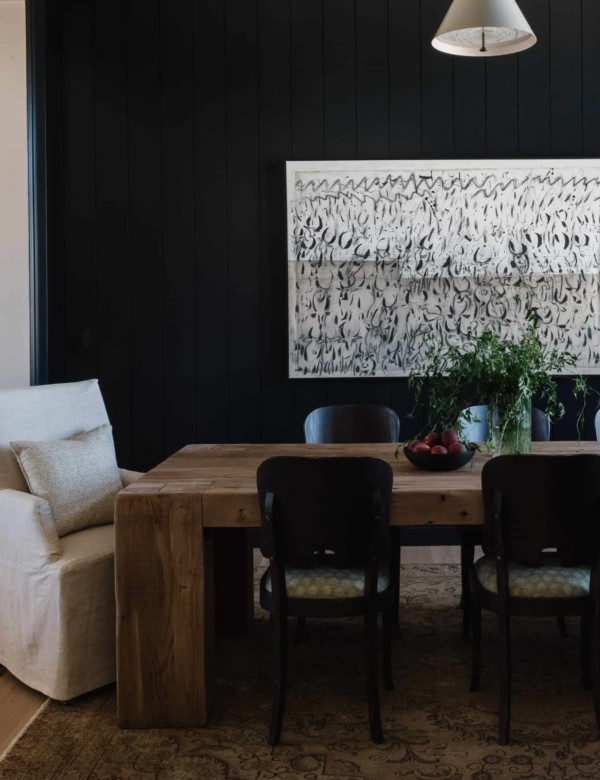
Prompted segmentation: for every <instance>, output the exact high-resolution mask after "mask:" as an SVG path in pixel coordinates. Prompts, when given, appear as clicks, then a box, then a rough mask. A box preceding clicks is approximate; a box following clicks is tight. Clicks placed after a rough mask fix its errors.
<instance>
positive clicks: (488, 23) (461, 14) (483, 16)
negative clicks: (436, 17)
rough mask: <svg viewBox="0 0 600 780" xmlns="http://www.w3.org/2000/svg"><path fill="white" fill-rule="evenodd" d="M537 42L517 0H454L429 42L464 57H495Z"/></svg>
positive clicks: (449, 52)
mask: <svg viewBox="0 0 600 780" xmlns="http://www.w3.org/2000/svg"><path fill="white" fill-rule="evenodd" d="M536 41H537V38H536V37H535V35H534V33H533V30H532V29H531V27H530V26H529V24H528V23H527V19H525V17H524V16H523V13H522V11H521V9H520V8H519V6H518V5H517V2H516V0H453V3H452V5H451V6H450V8H449V9H448V12H447V13H446V16H445V17H444V21H443V22H442V23H441V25H440V28H439V30H438V31H437V33H436V34H435V38H434V39H433V40H432V41H431V45H432V46H433V47H434V48H435V49H439V51H443V52H446V53H447V54H458V55H460V56H463V57H496V56H498V55H500V54H513V53H514V52H517V51H523V49H528V48H529V47H530V46H533V44H534V43H535V42H536Z"/></svg>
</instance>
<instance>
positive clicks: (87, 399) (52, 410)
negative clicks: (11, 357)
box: [0, 379, 108, 492]
mask: <svg viewBox="0 0 600 780" xmlns="http://www.w3.org/2000/svg"><path fill="white" fill-rule="evenodd" d="M106 423H108V415H107V413H106V407H105V406H104V401H103V399H102V394H101V393H100V388H99V387H98V380H97V379H88V380H86V381H84V382H68V383H64V384H56V385H38V386H35V387H25V388H19V389H9V390H0V490H1V489H3V488H14V489H15V490H23V491H27V492H28V487H27V483H26V482H25V479H24V477H23V475H22V473H21V469H20V468H19V464H18V463H17V459H16V458H15V456H14V454H13V452H12V450H11V448H10V442H11V441H52V440H53V439H68V438H70V437H71V436H75V435H76V434H78V433H83V432H84V431H89V430H91V429H92V428H97V427H98V426H99V425H105V424H106Z"/></svg>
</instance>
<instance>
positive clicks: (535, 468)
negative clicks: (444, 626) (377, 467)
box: [469, 455, 600, 744]
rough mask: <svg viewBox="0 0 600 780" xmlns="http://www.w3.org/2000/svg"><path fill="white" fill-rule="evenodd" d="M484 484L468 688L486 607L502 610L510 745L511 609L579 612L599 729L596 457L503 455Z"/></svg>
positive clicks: (475, 674)
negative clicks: (481, 539)
mask: <svg viewBox="0 0 600 780" xmlns="http://www.w3.org/2000/svg"><path fill="white" fill-rule="evenodd" d="M482 490H483V500H484V512H485V525H484V530H483V551H484V554H485V555H484V557H483V558H480V559H479V560H478V561H477V562H476V563H475V564H473V563H471V566H470V570H469V578H470V585H471V592H472V626H473V632H472V633H473V670H472V680H471V690H473V691H476V690H478V687H479V678H480V668H481V609H482V607H483V608H484V609H489V610H492V611H493V612H495V613H497V615H498V640H499V643H500V647H499V671H500V674H499V677H500V701H499V705H500V706H499V710H500V712H499V726H498V741H499V742H500V743H501V744H506V743H507V742H508V739H509V733H510V700H511V652H510V627H511V622H510V617H511V615H527V616H536V615H545V616H547V615H554V616H557V617H563V618H564V617H565V616H568V615H579V616H580V619H581V663H582V676H583V681H584V684H585V685H586V687H589V686H590V684H591V687H592V691H593V701H594V709H595V713H596V720H597V722H598V725H599V726H600V679H599V675H600V656H599V631H600V623H599V606H600V587H599V585H600V578H599V576H598V575H599V573H600V567H599V563H600V559H599V553H600V524H598V522H596V521H597V520H598V517H599V516H600V456H598V455H575V456H547V455H525V456H523V455H510V456H507V455H505V456H499V457H497V458H493V459H492V460H491V461H489V462H488V463H486V464H485V466H484V467H483V471H482ZM549 549H550V550H552V549H555V550H556V552H555V553H551V552H545V551H547V550H549ZM590 656H591V659H590Z"/></svg>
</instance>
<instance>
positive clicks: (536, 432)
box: [459, 406, 567, 639]
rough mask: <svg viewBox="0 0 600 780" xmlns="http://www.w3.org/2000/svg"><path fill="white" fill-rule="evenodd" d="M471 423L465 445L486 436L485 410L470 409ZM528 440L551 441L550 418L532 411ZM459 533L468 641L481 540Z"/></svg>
mask: <svg viewBox="0 0 600 780" xmlns="http://www.w3.org/2000/svg"><path fill="white" fill-rule="evenodd" d="M469 410H470V412H471V419H472V420H473V421H472V422H471V423H465V424H464V428H463V435H464V438H465V439H467V440H468V441H475V442H484V441H487V439H488V436H489V426H488V420H487V413H488V407H487V406H471V407H469ZM531 440H532V441H550V418H549V417H548V415H547V414H546V413H545V412H543V411H542V410H541V409H537V408H536V407H535V406H533V407H532V408H531ZM459 533H461V544H460V565H461V580H462V595H461V605H462V609H463V628H462V633H463V639H468V638H469V631H470V624H471V617H470V616H471V608H470V599H469V574H468V571H469V566H470V565H471V563H472V562H473V557H474V555H475V545H476V544H479V542H480V540H481V531H480V529H474V530H473V529H471V530H462V531H460V530H459ZM558 626H559V630H560V632H561V634H562V635H563V636H567V628H566V625H565V622H564V619H563V618H559V621H558Z"/></svg>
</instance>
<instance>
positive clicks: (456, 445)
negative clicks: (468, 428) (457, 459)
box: [448, 441, 467, 453]
mask: <svg viewBox="0 0 600 780" xmlns="http://www.w3.org/2000/svg"><path fill="white" fill-rule="evenodd" d="M466 451H467V448H466V446H465V445H464V444H463V443H462V441H453V442H452V444H449V445H448V452H450V453H454V452H466Z"/></svg>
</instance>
